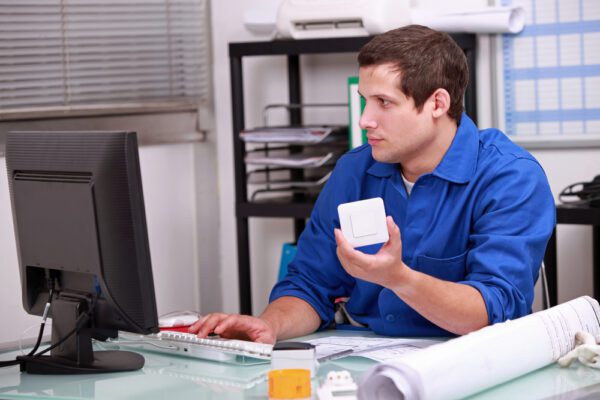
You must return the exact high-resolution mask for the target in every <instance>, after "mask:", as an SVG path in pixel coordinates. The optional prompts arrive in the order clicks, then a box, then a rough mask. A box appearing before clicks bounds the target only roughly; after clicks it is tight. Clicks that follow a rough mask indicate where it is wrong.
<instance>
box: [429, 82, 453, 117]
mask: <svg viewBox="0 0 600 400" xmlns="http://www.w3.org/2000/svg"><path fill="white" fill-rule="evenodd" d="M429 101H430V102H431V105H432V109H431V113H432V116H433V117H434V118H440V117H441V116H443V115H445V114H447V113H448V110H449V109H450V93H448V91H447V90H446V89H442V88H439V89H436V90H435V92H433V94H432V95H431V96H430V97H429Z"/></svg>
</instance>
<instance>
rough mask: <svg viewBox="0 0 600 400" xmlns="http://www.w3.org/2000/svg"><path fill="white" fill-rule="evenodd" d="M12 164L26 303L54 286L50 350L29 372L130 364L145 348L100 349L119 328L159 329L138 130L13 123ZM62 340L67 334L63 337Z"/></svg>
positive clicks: (39, 302) (29, 364)
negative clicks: (31, 128)
mask: <svg viewBox="0 0 600 400" xmlns="http://www.w3.org/2000/svg"><path fill="white" fill-rule="evenodd" d="M6 166H7V170H8V182H9V191H10V198H11V203H12V213H13V220H14V228H15V237H16V242H17V252H18V256H19V269H20V277H21V288H22V300H23V307H24V308H25V311H27V312H28V313H30V314H33V315H42V314H43V313H44V308H45V304H46V303H47V301H48V299H49V295H50V293H52V296H51V306H50V316H51V317H52V345H53V346H54V345H55V344H58V343H60V345H58V346H56V347H55V348H52V350H51V353H50V355H49V356H46V355H37V356H36V355H32V356H22V357H20V358H19V359H20V361H21V370H22V371H26V372H29V373H43V374H76V373H96V372H113V371H130V370H136V369H139V368H142V366H143V365H144V358H143V357H142V356H141V355H139V354H137V353H132V352H125V351H95V352H94V351H93V350H92V341H91V339H92V338H99V339H106V338H107V337H115V336H116V335H117V331H118V330H125V331H129V332H136V333H142V334H148V333H153V332H158V316H157V311H156V300H155V295H154V283H153V280H152V267H151V263H150V250H149V245H148V233H147V230H146V216H145V211H144V199H143V193H142V182H141V175H140V166H139V157H138V147H137V139H136V134H135V133H134V132H97V131H94V132H11V133H9V134H8V138H7V144H6ZM61 342H62V343H61Z"/></svg>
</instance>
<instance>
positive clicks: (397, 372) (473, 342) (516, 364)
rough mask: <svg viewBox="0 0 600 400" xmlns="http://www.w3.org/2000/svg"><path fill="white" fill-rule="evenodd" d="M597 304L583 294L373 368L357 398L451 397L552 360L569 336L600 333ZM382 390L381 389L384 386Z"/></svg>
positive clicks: (567, 347)
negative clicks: (382, 395) (393, 395)
mask: <svg viewBox="0 0 600 400" xmlns="http://www.w3.org/2000/svg"><path fill="white" fill-rule="evenodd" d="M598 321H600V306H599V305H598V301H596V300H595V299H593V298H591V297H588V296H583V297H579V298H577V299H575V300H571V301H569V302H567V303H564V304H561V305H558V306H556V307H552V308H551V309H548V310H545V311H541V312H537V313H534V314H531V315H528V316H526V317H522V318H519V319H516V320H513V321H508V322H504V323H501V324H496V325H492V326H488V327H486V328H483V329H481V330H479V331H476V332H473V333H470V334H468V335H465V336H462V337H459V338H456V339H452V340H449V341H448V342H445V343H441V344H437V345H434V346H431V347H428V348H426V349H424V350H421V351H418V352H412V353H409V354H405V355H401V356H400V358H398V359H396V360H393V361H390V362H388V363H384V364H381V365H378V366H376V367H374V368H373V369H371V370H370V371H369V372H367V373H366V374H365V377H364V378H363V380H362V382H361V384H360V386H359V399H360V398H362V399H385V398H388V397H381V395H380V393H395V398H402V397H401V396H404V398H405V399H406V400H410V399H419V400H429V399H455V398H462V397H466V396H469V395H471V394H474V393H477V392H479V391H481V390H484V389H487V388H490V387H492V386H495V385H498V384H500V383H503V382H506V381H508V380H510V379H514V378H516V377H519V376H521V375H524V374H526V373H529V372H531V371H534V370H536V369H538V368H542V367H544V366H546V365H548V364H550V363H552V362H555V361H556V360H557V359H558V358H559V357H560V356H562V355H564V354H566V353H567V352H569V351H570V350H572V349H573V347H574V345H575V333H576V332H577V331H585V332H589V333H591V334H592V335H594V336H595V337H598V336H599V335H600V324H599V322H598ZM384 386H385V388H384Z"/></svg>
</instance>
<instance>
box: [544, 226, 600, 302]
mask: <svg viewBox="0 0 600 400" xmlns="http://www.w3.org/2000/svg"><path fill="white" fill-rule="evenodd" d="M594 254H595V253H594ZM556 264H557V261H556V228H554V230H553V231H552V236H550V240H549V241H548V246H547V247H546V255H545V256H544V265H545V266H546V278H547V279H548V297H549V298H550V307H553V306H555V305H557V304H558V268H557V265H556ZM598 275H600V274H598ZM599 287H600V286H599ZM543 302H544V303H545V302H546V299H543ZM544 305H545V304H544Z"/></svg>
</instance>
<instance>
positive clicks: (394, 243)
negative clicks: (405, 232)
mask: <svg viewBox="0 0 600 400" xmlns="http://www.w3.org/2000/svg"><path fill="white" fill-rule="evenodd" d="M385 222H386V225H387V229H388V234H389V239H388V241H387V242H386V243H385V245H384V247H385V248H390V247H393V248H396V247H399V246H401V245H402V238H401V237H400V228H399V227H398V225H396V223H395V222H394V219H393V218H392V217H391V216H388V217H386V219H385Z"/></svg>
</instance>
